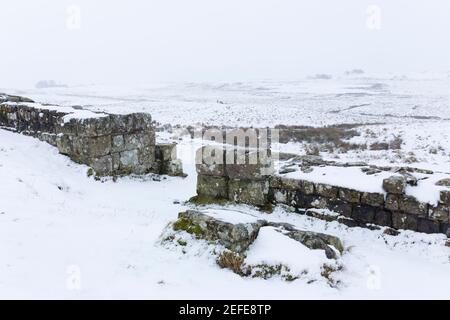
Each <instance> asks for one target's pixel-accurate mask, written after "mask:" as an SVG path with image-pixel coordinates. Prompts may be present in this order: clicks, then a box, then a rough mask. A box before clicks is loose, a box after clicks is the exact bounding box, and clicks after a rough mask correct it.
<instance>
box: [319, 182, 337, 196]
mask: <svg viewBox="0 0 450 320" xmlns="http://www.w3.org/2000/svg"><path fill="white" fill-rule="evenodd" d="M315 190H316V193H317V194H318V195H320V196H322V197H326V198H328V199H336V198H337V196H338V188H337V187H335V186H331V185H328V184H323V183H316V184H315Z"/></svg>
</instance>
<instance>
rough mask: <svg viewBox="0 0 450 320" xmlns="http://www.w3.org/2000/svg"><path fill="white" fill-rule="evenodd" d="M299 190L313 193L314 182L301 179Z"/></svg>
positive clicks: (308, 193) (309, 193)
mask: <svg viewBox="0 0 450 320" xmlns="http://www.w3.org/2000/svg"><path fill="white" fill-rule="evenodd" d="M301 192H302V193H303V194H306V195H311V194H314V183H313V182H311V181H307V180H302V182H301Z"/></svg>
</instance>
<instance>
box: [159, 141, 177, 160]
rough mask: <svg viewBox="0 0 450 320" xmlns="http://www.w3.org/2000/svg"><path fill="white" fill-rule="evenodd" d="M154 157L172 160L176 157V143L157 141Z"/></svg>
mask: <svg viewBox="0 0 450 320" xmlns="http://www.w3.org/2000/svg"><path fill="white" fill-rule="evenodd" d="M155 154H156V159H158V160H160V161H172V160H176V159H177V145H176V144H175V143H159V144H157V145H156V149H155Z"/></svg>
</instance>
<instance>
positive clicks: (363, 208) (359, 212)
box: [352, 205, 375, 223]
mask: <svg viewBox="0 0 450 320" xmlns="http://www.w3.org/2000/svg"><path fill="white" fill-rule="evenodd" d="M352 218H353V219H354V220H356V221H358V222H361V223H373V222H374V219H375V208H374V207H371V206H367V205H355V206H354V207H353V211H352Z"/></svg>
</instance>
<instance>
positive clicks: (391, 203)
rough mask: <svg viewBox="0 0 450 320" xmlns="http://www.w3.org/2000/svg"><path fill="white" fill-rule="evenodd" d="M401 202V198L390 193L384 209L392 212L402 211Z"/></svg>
mask: <svg viewBox="0 0 450 320" xmlns="http://www.w3.org/2000/svg"><path fill="white" fill-rule="evenodd" d="M399 202H400V197H399V196H398V195H396V194H391V193H389V194H388V195H387V196H386V202H385V204H384V207H385V208H386V209H388V210H391V211H398V210H399V209H400V205H399Z"/></svg>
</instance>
